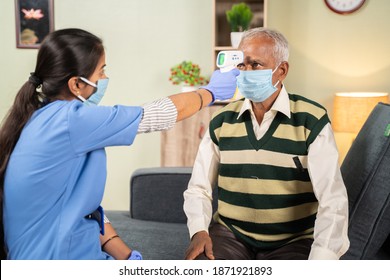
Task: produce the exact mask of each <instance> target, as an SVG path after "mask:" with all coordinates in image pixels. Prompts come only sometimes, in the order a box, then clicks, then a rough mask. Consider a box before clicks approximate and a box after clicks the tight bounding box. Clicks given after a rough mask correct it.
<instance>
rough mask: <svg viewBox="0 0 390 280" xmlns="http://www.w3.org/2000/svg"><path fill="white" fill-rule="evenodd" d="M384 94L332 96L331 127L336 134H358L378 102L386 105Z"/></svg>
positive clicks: (387, 95) (386, 95)
mask: <svg viewBox="0 0 390 280" xmlns="http://www.w3.org/2000/svg"><path fill="white" fill-rule="evenodd" d="M388 98H389V94H388V93H385V92H339V93H336V94H335V96H334V103H333V119H332V126H333V129H334V131H336V132H351V133H358V132H359V131H360V129H361V128H362V126H363V124H364V122H365V121H366V120H367V118H368V115H369V114H370V113H371V111H372V109H374V107H375V106H376V104H378V103H379V102H383V103H388Z"/></svg>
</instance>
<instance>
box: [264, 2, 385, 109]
mask: <svg viewBox="0 0 390 280" xmlns="http://www.w3.org/2000/svg"><path fill="white" fill-rule="evenodd" d="M389 11H390V1H388V0H367V1H366V3H365V5H364V6H363V7H362V8H361V9H360V10H358V11H357V12H355V13H353V14H350V15H339V14H336V13H333V12H332V11H331V10H329V9H328V8H327V6H326V5H325V3H324V1H323V0H317V1H312V0H294V1H292V0H268V27H270V28H275V29H277V30H279V31H281V32H282V33H283V34H284V35H285V36H286V37H287V39H288V40H289V43H290V50H291V54H290V58H291V59H290V72H289V75H288V78H287V79H286V85H287V88H288V90H289V91H290V92H295V93H300V94H303V95H305V96H307V97H309V98H312V99H314V100H316V101H318V102H320V103H322V104H323V105H324V106H325V107H326V108H327V109H328V110H329V112H330V114H331V113H332V102H333V93H335V92H339V91H381V92H383V91H385V92H390V79H389V77H390V56H389V50H390V17H389V16H388V12H389Z"/></svg>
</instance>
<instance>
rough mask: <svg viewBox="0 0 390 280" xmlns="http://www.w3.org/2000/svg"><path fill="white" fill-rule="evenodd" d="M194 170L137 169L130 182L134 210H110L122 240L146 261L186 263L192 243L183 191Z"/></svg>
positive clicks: (112, 221)
mask: <svg viewBox="0 0 390 280" xmlns="http://www.w3.org/2000/svg"><path fill="white" fill-rule="evenodd" d="M191 171H192V169H191V168H187V167H165V168H164V167H157V168H143V169H138V170H136V171H135V172H134V173H133V174H132V176H131V179H130V211H106V215H107V217H108V218H109V219H110V221H111V223H112V224H113V226H114V227H115V229H116V231H117V232H118V234H119V235H120V236H121V238H122V239H123V240H124V241H125V242H126V244H128V245H129V246H130V247H131V248H134V249H136V250H138V251H140V252H141V253H142V255H143V257H144V259H146V260H182V259H184V254H185V250H186V249H187V246H188V244H189V241H190V240H189V234H188V230H187V225H186V216H185V214H184V211H183V202H184V198H183V192H184V190H185V189H186V188H187V185H188V181H189V179H190V176H191Z"/></svg>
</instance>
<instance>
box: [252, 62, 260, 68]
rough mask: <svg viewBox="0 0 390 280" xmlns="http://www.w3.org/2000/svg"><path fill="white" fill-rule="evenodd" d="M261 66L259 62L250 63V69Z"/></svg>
mask: <svg viewBox="0 0 390 280" xmlns="http://www.w3.org/2000/svg"><path fill="white" fill-rule="evenodd" d="M259 68H261V64H260V63H253V64H252V69H259Z"/></svg>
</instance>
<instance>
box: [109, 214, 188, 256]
mask: <svg viewBox="0 0 390 280" xmlns="http://www.w3.org/2000/svg"><path fill="white" fill-rule="evenodd" d="M105 214H106V216H107V217H108V219H109V220H110V222H111V223H112V225H113V226H114V228H115V230H116V232H117V233H118V235H119V236H120V237H121V239H122V240H123V241H124V242H125V243H126V244H127V245H128V246H129V247H130V248H132V249H134V250H137V251H139V252H141V254H142V257H143V259H144V260H183V259H184V253H185V251H186V250H187V247H188V245H189V243H190V237H189V233H188V230H187V226H186V225H185V224H178V223H161V222H151V221H142V220H136V219H131V218H130V215H129V212H128V211H112V210H111V211H105Z"/></svg>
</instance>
